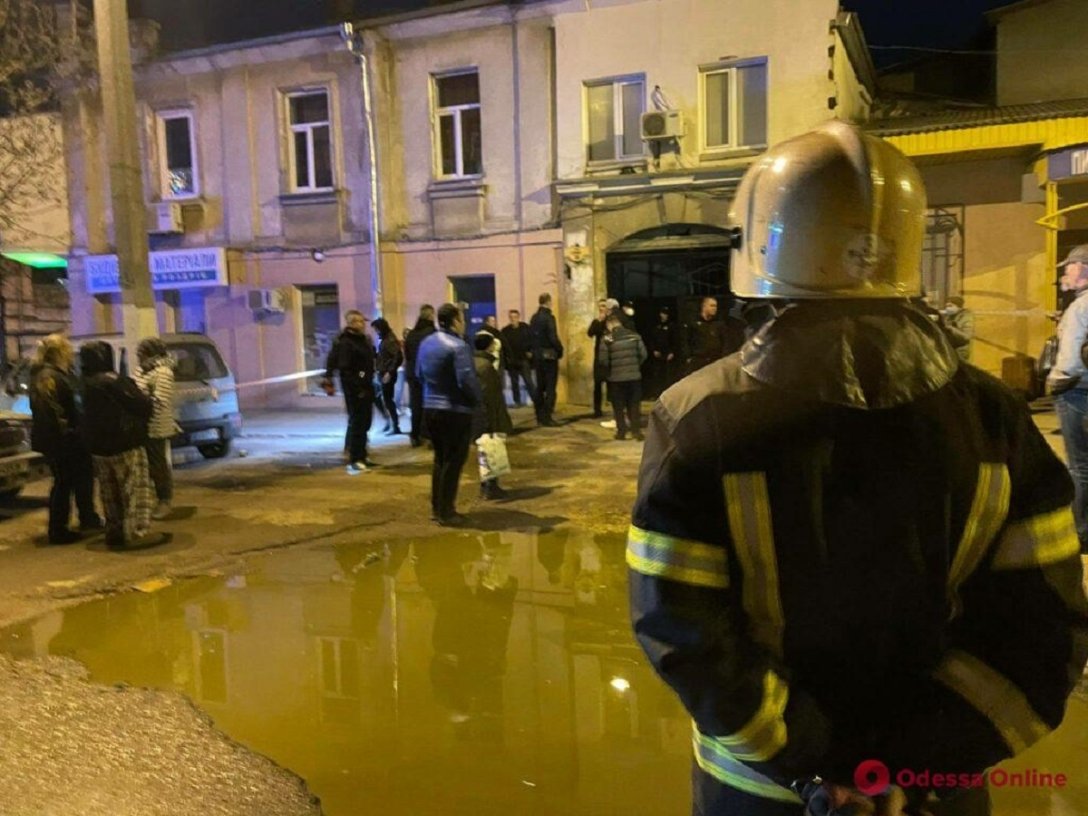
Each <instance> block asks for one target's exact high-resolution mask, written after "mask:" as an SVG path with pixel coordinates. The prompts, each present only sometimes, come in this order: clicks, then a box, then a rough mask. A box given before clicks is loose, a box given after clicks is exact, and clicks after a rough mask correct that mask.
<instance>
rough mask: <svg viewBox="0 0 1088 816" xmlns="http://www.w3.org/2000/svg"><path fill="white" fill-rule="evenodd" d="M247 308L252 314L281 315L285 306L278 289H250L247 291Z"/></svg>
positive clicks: (281, 293)
mask: <svg viewBox="0 0 1088 816" xmlns="http://www.w3.org/2000/svg"><path fill="white" fill-rule="evenodd" d="M249 308H250V310H251V311H254V312H275V313H277V314H279V313H282V312H283V311H284V310H285V309H286V308H287V304H286V302H285V298H284V296H283V292H281V291H280V290H279V289H251V290H250V291H249Z"/></svg>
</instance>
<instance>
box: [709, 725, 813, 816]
mask: <svg viewBox="0 0 1088 816" xmlns="http://www.w3.org/2000/svg"><path fill="white" fill-rule="evenodd" d="M692 747H693V748H694V750H695V762H696V764H697V765H698V766H699V767H700V768H702V769H703V770H704V771H706V772H707V773H708V774H710V775H711V776H712V777H714V778H715V779H717V780H718V781H719V782H721V783H722V784H723V785H728V786H729V787H731V788H736V789H738V790H742V791H744V792H745V793H750V794H751V795H752V796H759V797H762V798H763V799H777V800H778V801H779V802H790V803H793V804H798V803H800V801H801V799H800V797H799V796H797V794H795V793H794V792H793V791H791V790H790V789H789V788H784V787H782V786H781V785H779V784H777V783H776V782H774V781H772V780H771V779H769V778H768V777H766V776H764V775H763V774H761V773H756V772H755V771H753V770H752V769H751V768H749V767H748V766H747V765H745V764H744V763H743V762H741V761H740V760H738V759H737V758H736V757H734V756H733V755H732V754H730V753H729V752H728V751H727V750H726V749H725V748H723V747H722V746H721V745H720V744H718V742H717V741H716V740H714V739H713V738H712V737H708V736H706V735H705V734H702V733H700V731H699V729H698V728H696V727H695V724H694V723H692Z"/></svg>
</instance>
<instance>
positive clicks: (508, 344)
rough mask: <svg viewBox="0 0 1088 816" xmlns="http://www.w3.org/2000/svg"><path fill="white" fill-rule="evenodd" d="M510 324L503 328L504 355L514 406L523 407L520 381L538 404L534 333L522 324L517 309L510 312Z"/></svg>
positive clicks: (530, 397) (531, 398)
mask: <svg viewBox="0 0 1088 816" xmlns="http://www.w3.org/2000/svg"><path fill="white" fill-rule="evenodd" d="M509 316H510V322H509V323H507V324H506V325H505V326H503V328H502V332H501V335H502V354H503V358H504V362H505V367H506V373H507V374H509V375H510V394H511V396H513V398H514V405H517V406H519V407H520V406H522V405H524V403H523V402H522V399H521V388H520V387H519V385H518V380H521V381H522V382H523V383H524V384H525V392H526V393H527V394H528V395H529V399H530V400H532V402H533V403H534V404H536V402H537V398H536V387H535V386H534V385H533V375H532V373H531V371H532V359H533V332H532V329H530V328H529V326H528V325H526V324H525V323H522V322H521V312H519V311H518V310H517V309H511V310H510V311H509Z"/></svg>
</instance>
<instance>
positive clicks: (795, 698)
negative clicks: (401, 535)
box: [627, 121, 1088, 816]
mask: <svg viewBox="0 0 1088 816" xmlns="http://www.w3.org/2000/svg"><path fill="white" fill-rule="evenodd" d="M925 213H926V201H925V190H924V187H923V185H922V179H921V176H920V175H919V173H918V171H917V170H916V169H915V168H914V166H913V165H912V164H911V163H910V162H909V161H908V159H907V158H906V157H905V156H903V154H902V153H900V152H899V151H898V150H897V149H895V148H894V147H893V146H892V145H890V144H889V143H887V142H885V141H884V140H882V139H880V138H878V137H875V136H871V135H868V134H866V133H864V132H862V131H860V130H859V129H858V128H856V127H854V126H852V125H849V124H847V123H845V122H839V121H833V122H829V123H827V124H825V125H822V126H821V127H819V128H817V129H816V130H814V131H812V132H809V133H806V134H803V135H801V136H798V137H796V138H794V139H791V140H789V141H787V142H784V143H782V144H780V145H777V146H775V147H773V148H771V149H770V150H768V151H767V152H766V153H764V154H763V155H762V156H761V157H760V158H759V159H757V160H756V161H755V163H753V164H752V166H751V167H750V168H749V170H748V171H747V172H746V174H745V176H744V178H743V180H742V181H741V184H740V186H739V188H738V189H737V193H736V196H735V198H734V201H733V207H732V211H731V213H730V221H731V224H730V226H731V227H732V228H733V232H732V235H733V240H734V252H733V262H732V264H731V265H730V273H731V282H732V287H733V289H734V291H735V292H736V294H737V295H738V296H740V297H761V298H771V299H773V300H776V301H779V302H781V303H782V304H783V308H782V310H781V311H780V312H778V313H777V314H776V316H774V317H773V318H771V319H770V320H769V321H768V322H767V323H766V324H765V325H764V326H763V327H762V328H761V329H760V331H759V333H758V334H757V335H756V336H755V337H753V338H751V339H750V340H748V341H747V342H746V343H745V344H744V345H743V347H742V348H741V349H740V351H739V352H737V353H734V354H732V355H730V356H728V357H726V358H725V359H722V360H718V361H716V362H711V363H709V364H708V365H706V366H704V367H702V368H700V369H699V370H698V371H697V372H695V373H694V374H692V375H690V376H689V377H687V378H686V379H685V380H683V381H681V382H679V383H677V384H676V385H674V386H673V387H672V388H671V389H669V391H667V392H666V393H665V394H664V395H663V396H662V397H661V399H660V400H659V401H658V402H657V404H656V405H655V406H654V410H653V414H652V416H651V418H650V423H649V429H648V433H647V440H646V445H645V447H644V450H643V457H642V464H641V469H640V472H639V480H638V495H637V499H636V502H635V506H634V510H633V513H632V521H631V528H630V533H629V536H628V546H627V563H628V566H629V568H630V569H629V573H628V575H629V580H630V599H631V615H632V622H633V626H634V630H635V634H636V636H637V638H638V640H639V642H640V644H641V645H642V647H643V649H644V650H645V652H646V654H647V656H648V657H649V659H650V661H651V662H652V663H653V664H654V666H655V668H656V670H657V671H658V673H659V674H661V676H662V677H663V679H664V680H665V681H666V682H667V683H668V684H669V685H671V686H672V688H673V690H674V691H675V692H676V693H677V695H678V696H679V698H680V700H681V701H682V702H683V704H684V705H685V707H686V708H687V710H688V712H689V714H690V715H691V717H692V719H693V721H694V733H693V748H694V761H695V768H694V774H693V801H694V804H693V812H694V813H696V814H701V816H719V815H724V814H736V813H743V814H746V816H786V815H787V814H797V813H800V812H802V810H804V811H805V812H806V813H808V812H811V813H845V812H865V813H875V814H893V813H931V812H932V813H940V814H942V816H946V815H951V814H957V816H963V815H964V814H967V813H971V814H983V813H988V812H989V796H988V792H987V789H986V787H985V777H984V776H983V774H984V772H985V771H986V769H988V768H990V767H992V766H993V765H995V764H996V763H998V762H1001V761H1002V760H1004V759H1006V758H1008V757H1010V756H1012V755H1014V754H1017V753H1020V752H1021V751H1024V750H1025V749H1026V748H1028V746H1030V745H1031V744H1032V743H1034V742H1036V741H1037V740H1039V739H1040V738H1042V737H1043V736H1045V735H1046V734H1047V733H1048V732H1050V731H1051V730H1053V729H1054V728H1056V727H1058V725H1059V724H1060V723H1061V721H1062V718H1063V716H1064V713H1065V708H1066V702H1067V698H1068V696H1069V694H1070V693H1071V692H1072V690H1073V688H1074V686H1075V684H1076V682H1077V680H1078V678H1079V677H1080V676H1081V673H1082V671H1083V668H1084V664H1085V660H1086V658H1088V614H1086V609H1088V600H1086V598H1085V594H1084V587H1083V584H1082V568H1081V559H1080V548H1079V544H1078V541H1077V535H1076V530H1075V528H1074V524H1073V515H1072V513H1071V511H1070V501H1071V499H1072V496H1073V489H1072V484H1071V480H1070V478H1069V474H1068V473H1067V472H1066V469H1065V467H1064V466H1063V465H1062V463H1061V461H1060V460H1059V459H1058V458H1057V456H1056V455H1055V454H1054V452H1053V451H1052V450H1051V448H1050V446H1049V445H1048V444H1047V442H1046V440H1045V439H1044V438H1043V437H1042V435H1041V434H1040V433H1039V430H1038V429H1037V428H1036V427H1035V424H1034V423H1033V422H1032V418H1031V415H1030V413H1029V411H1028V407H1027V405H1026V404H1025V403H1024V401H1023V399H1022V398H1020V397H1018V396H1017V395H1016V394H1015V393H1014V392H1013V391H1011V390H1010V389H1009V388H1008V387H1006V386H1005V385H1004V384H1002V383H1001V382H1000V381H998V380H997V379H995V378H994V377H991V376H990V375H988V374H986V373H984V372H982V371H980V370H979V369H977V368H975V367H973V366H970V365H963V364H961V361H960V360H959V358H958V356H957V354H956V352H955V350H954V349H953V347H952V345H951V343H950V342H949V340H948V338H947V336H946V334H945V332H944V331H943V329H942V328H941V327H940V326H939V325H937V324H935V323H933V321H931V320H930V319H929V318H928V317H926V316H925V315H924V314H922V313H921V312H920V311H919V310H917V309H916V308H915V307H914V306H912V305H911V304H910V303H909V300H908V299H909V298H910V297H911V296H912V295H916V294H918V293H919V292H920V289H921V272H920V270H921V264H920V260H921V250H922V241H923V238H924V235H925ZM922 768H924V769H932V771H934V772H938V771H939V772H941V773H954V774H957V775H959V774H962V775H964V776H963V777H960V776H957V777H956V778H968V779H976V778H977V779H978V780H980V782H979V783H976V784H974V785H970V786H964V785H962V783H961V786H959V787H947V786H945V787H941V786H940V785H939V783H935V784H934V785H933V786H932V789H930V788H929V787H927V786H926V785H925V784H919V785H916V786H912V787H909V788H906V789H901V788H899V787H896V786H895V785H894V784H888V783H889V777H890V780H891V781H892V782H894V781H895V780H897V779H902V778H903V777H902V774H901V770H902V769H922ZM881 770H883V774H882V773H881ZM874 771H875V773H874ZM881 777H882V778H881ZM946 778H947V777H946ZM874 780H875V781H874ZM870 783H873V784H870ZM934 800H940V801H939V802H935V801H934ZM806 806H807V810H805V808H806Z"/></svg>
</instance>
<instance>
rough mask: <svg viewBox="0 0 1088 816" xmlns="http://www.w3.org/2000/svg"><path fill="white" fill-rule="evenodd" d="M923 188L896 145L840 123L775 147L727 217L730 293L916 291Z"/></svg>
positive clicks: (823, 295)
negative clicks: (731, 242)
mask: <svg viewBox="0 0 1088 816" xmlns="http://www.w3.org/2000/svg"><path fill="white" fill-rule="evenodd" d="M925 210H926V195H925V188H924V186H923V185H922V179H921V177H920V176H919V174H918V171H917V169H916V168H915V167H914V165H913V164H911V162H910V161H909V160H908V159H907V157H906V156H904V155H903V154H902V153H900V152H899V151H898V150H897V149H896V148H894V147H892V146H891V145H890V144H888V143H887V142H885V141H884V140H883V139H879V138H877V137H875V136H870V135H868V134H865V133H862V132H861V131H860V130H858V129H857V128H856V127H854V126H853V125H848V124H846V123H845V122H838V121H834V122H828V123H826V124H824V125H821V126H820V127H818V128H816V129H815V130H813V131H810V132H809V133H805V134H803V135H801V136H797V137H795V138H793V139H790V140H788V141H785V142H782V143H781V144H778V145H776V146H775V147H772V148H771V149H770V150H768V151H767V152H766V153H765V154H764V155H763V156H761V157H760V158H759V160H758V161H756V162H755V163H754V164H753V165H752V166H751V167H750V168H749V169H748V172H747V173H745V175H744V178H743V180H742V181H741V183H740V187H739V188H738V190H737V195H736V197H735V198H734V200H733V205H732V208H731V210H730V213H729V220H730V222H731V225H732V227H733V231H734V244H735V246H736V251H735V252H734V253H733V266H732V271H731V280H732V289H733V292H734V293H735V294H737V295H739V296H740V297H753V298H798V299H802V298H810V299H813V298H815V299H831V298H895V297H913V296H915V295H919V294H921V288H922V280H921V253H922V239H923V236H924V231H925Z"/></svg>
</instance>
